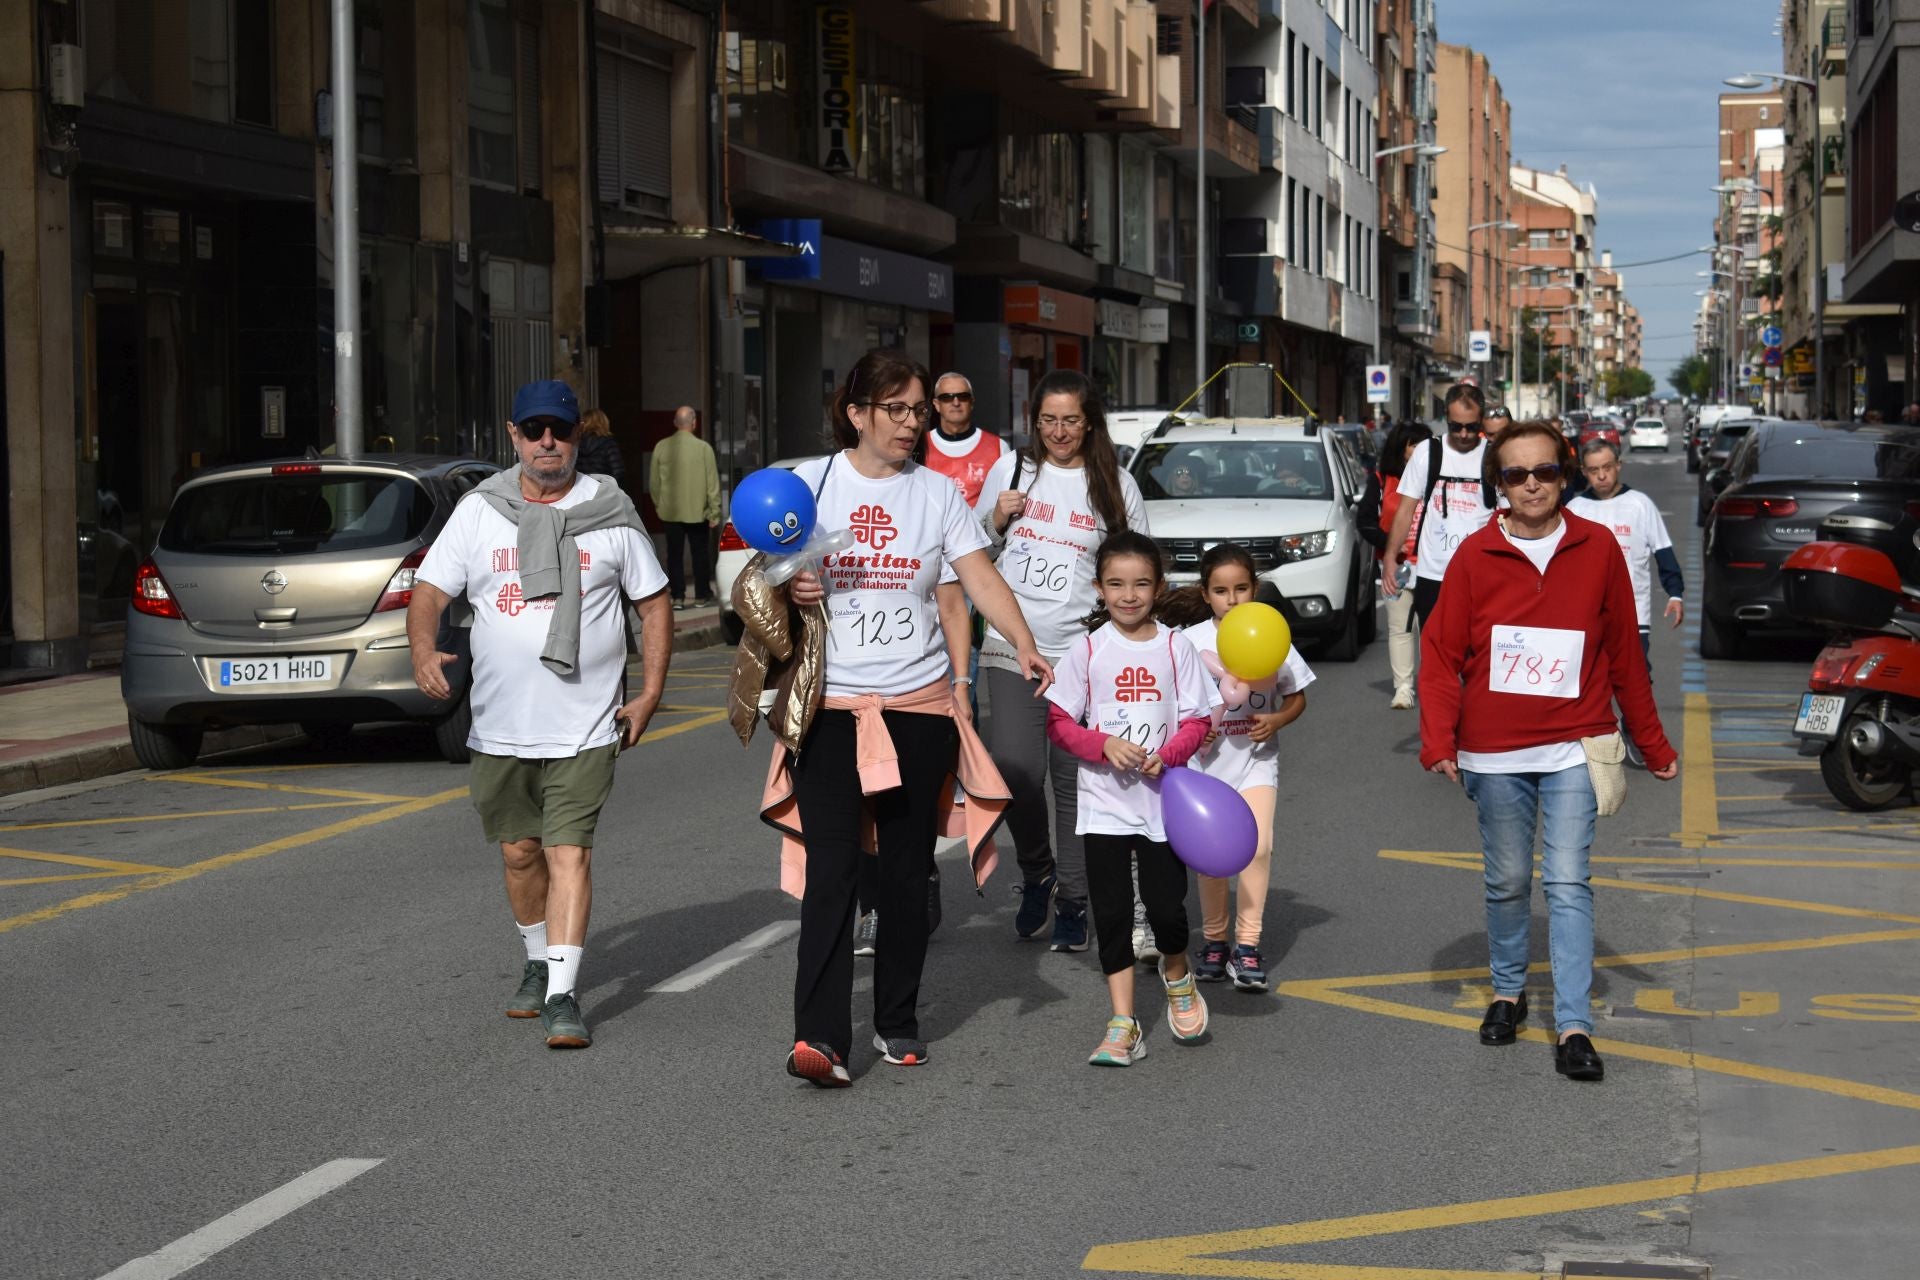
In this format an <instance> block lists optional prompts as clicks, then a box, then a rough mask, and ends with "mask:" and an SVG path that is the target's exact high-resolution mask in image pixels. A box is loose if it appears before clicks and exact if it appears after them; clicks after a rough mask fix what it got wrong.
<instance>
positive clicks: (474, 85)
mask: <svg viewBox="0 0 1920 1280" xmlns="http://www.w3.org/2000/svg"><path fill="white" fill-rule="evenodd" d="M467 165H468V173H469V176H470V177H471V178H472V180H473V181H474V182H476V183H481V184H484V185H486V186H492V187H505V188H506V189H508V190H510V191H534V190H538V189H539V186H540V37H539V28H538V27H536V26H534V25H533V24H532V23H528V22H516V21H514V18H513V14H512V12H511V11H510V9H509V7H508V2H507V0H468V7H467Z"/></svg>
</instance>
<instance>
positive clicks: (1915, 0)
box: [1827, 0, 1920, 421]
mask: <svg viewBox="0 0 1920 1280" xmlns="http://www.w3.org/2000/svg"><path fill="white" fill-rule="evenodd" d="M1846 64H1847V123H1846V129H1847V161H1846V164H1847V170H1846V171H1847V217H1846V254H1847V258H1846V262H1847V266H1846V276H1845V283H1844V290H1845V292H1844V296H1843V298H1842V299H1841V304H1842V306H1843V307H1845V308H1846V311H1843V313H1842V316H1843V323H1844V324H1845V328H1846V339H1845V355H1846V360H1845V363H1844V364H1843V365H1842V366H1841V368H1840V370H1839V371H1838V376H1839V377H1840V379H1841V383H1840V388H1841V389H1840V390H1838V391H1836V392H1835V393H1834V394H1835V395H1836V396H1841V397H1847V398H1846V399H1845V400H1844V401H1843V403H1841V404H1839V405H1836V406H1835V407H1836V408H1844V409H1847V410H1850V411H1851V412H1856V413H1864V412H1866V411H1867V410H1870V409H1871V410H1877V411H1878V412H1879V413H1880V414H1881V415H1882V416H1883V417H1885V418H1886V419H1887V420H1889V421H1893V420H1895V419H1896V418H1897V417H1898V413H1899V410H1900V409H1901V408H1902V407H1903V406H1905V405H1906V404H1909V403H1911V402H1913V401H1914V400H1915V399H1916V398H1920V396H1917V395H1916V392H1915V389H1914V374H1913V372H1912V370H1913V369H1914V368H1915V366H1916V362H1917V361H1920V237H1916V236H1915V234H1914V233H1913V232H1912V231H1911V230H1909V229H1907V228H1909V227H1911V225H1912V224H1913V214H1912V213H1909V214H1908V215H1907V216H1906V217H1904V218H1900V219H1898V220H1896V207H1898V206H1900V205H1901V204H1902V202H1903V200H1904V201H1905V203H1906V204H1907V205H1908V206H1909V208H1910V207H1911V206H1912V205H1913V204H1916V203H1920V200H1915V199H1909V198H1908V197H1912V196H1914V194H1915V193H1916V192H1920V129H1915V128H1914V127H1913V124H1912V105H1911V104H1913V103H1915V102H1920V0H1879V2H1878V3H1872V4H1867V3H1859V2H1857V0H1856V3H1854V4H1852V5H1851V6H1850V7H1849V9H1848V22H1847V49H1846ZM1903 104H1905V105H1903ZM1903 223H1904V224H1905V225H1904V226H1903V225H1902V224H1903ZM1854 307H1871V308H1874V310H1873V311H1871V312H1867V313H1864V314H1860V313H1853V312H1852V308H1854ZM1834 310H1835V308H1834V306H1833V304H1832V303H1829V305H1828V309H1827V314H1828V318H1829V319H1830V320H1831V319H1832V318H1833V317H1834ZM1828 376H1829V377H1830V378H1831V377H1834V376H1835V374H1834V371H1831V370H1830V371H1829V375H1828ZM1848 389H1850V390H1851V395H1850V396H1848V395H1847V392H1848Z"/></svg>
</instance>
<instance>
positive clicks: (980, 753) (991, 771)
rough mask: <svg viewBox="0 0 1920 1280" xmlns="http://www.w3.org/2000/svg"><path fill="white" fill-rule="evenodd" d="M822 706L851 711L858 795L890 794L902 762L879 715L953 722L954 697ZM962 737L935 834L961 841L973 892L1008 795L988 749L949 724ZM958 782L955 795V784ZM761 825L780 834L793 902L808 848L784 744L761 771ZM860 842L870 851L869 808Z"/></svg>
mask: <svg viewBox="0 0 1920 1280" xmlns="http://www.w3.org/2000/svg"><path fill="white" fill-rule="evenodd" d="M821 707H822V709H824V710H828V711H851V712H853V723H854V763H855V765H856V767H857V768H858V770H859V774H860V793H861V794H862V795H863V796H872V795H877V794H879V793H880V792H882V791H891V790H893V789H894V788H895V787H897V786H899V785H900V756H899V753H898V751H897V750H896V749H895V748H894V745H893V735H892V734H891V733H889V732H888V731H887V721H886V717H885V716H884V715H883V714H882V712H886V711H908V712H912V713H914V714H916V715H931V716H952V715H953V693H952V690H951V688H950V687H949V686H948V684H947V683H946V681H944V680H936V681H935V682H933V683H932V684H929V685H926V686H924V687H922V688H919V689H915V690H913V691H912V692H911V693H902V694H897V695H895V696H894V697H891V698H887V697H882V696H881V695H879V694H877V693H868V694H861V695H859V696H858V697H853V698H827V699H826V700H825V701H823V702H822V703H821ZM954 728H955V729H956V730H957V731H958V733H959V735H960V746H959V750H958V751H957V752H956V758H955V761H954V766H953V768H951V769H949V770H948V772H947V776H946V778H945V779H944V780H943V781H942V782H941V786H940V793H941V794H940V801H939V806H938V818H939V824H940V827H939V829H940V834H941V835H943V836H962V837H964V838H965V839H966V842H967V855H968V859H969V861H970V862H971V863H972V864H973V883H974V887H975V888H976V889H978V888H979V887H980V886H981V885H984V884H985V883H986V882H987V877H988V876H990V875H992V874H993V869H994V867H995V865H996V864H997V863H998V862H999V854H998V852H997V851H996V850H995V848H994V844H993V833H994V831H995V829H996V828H998V827H999V825H1000V823H1001V821H1002V819H1004V817H1005V816H1006V811H1007V804H1008V802H1009V801H1010V800H1011V799H1012V794H1011V793H1010V792H1009V791H1008V790H1007V784H1006V782H1005V781H1003V780H1002V779H1001V777H1000V771H999V770H998V769H996V768H994V765H993V757H992V756H991V755H989V754H988V753H987V748H986V744H985V743H983V742H981V741H980V735H979V734H978V733H976V732H975V731H974V727H973V724H972V723H971V722H970V721H967V720H955V721H954ZM955 782H958V783H959V784H960V785H959V793H958V794H957V795H956V793H955V790H954V785H953V784H954V783H955ZM760 820H761V821H762V822H764V823H766V824H767V825H768V826H770V827H772V828H773V829H774V830H776V831H778V832H779V833H780V887H781V889H783V890H785V891H786V892H787V893H789V894H791V895H792V896H793V897H796V898H798V897H802V896H804V895H805V893H806V889H807V850H806V843H805V836H804V833H803V832H802V831H801V828H800V804H799V802H798V801H797V800H796V799H795V798H794V794H793V769H792V759H791V757H790V756H789V755H788V753H787V748H786V744H785V743H782V742H775V743H774V747H773V759H772V761H771V762H769V764H768V767H767V784H766V787H765V789H764V790H763V791H762V792H761V796H760ZM861 825H862V829H863V834H862V839H861V843H862V844H863V845H864V846H865V848H866V850H867V852H868V853H876V852H878V850H877V849H876V847H875V839H874V826H873V812H872V807H871V806H870V805H869V806H867V813H866V817H865V820H864V821H863V822H862V824H861Z"/></svg>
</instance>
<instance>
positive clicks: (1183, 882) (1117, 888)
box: [1081, 834, 1187, 973]
mask: <svg viewBox="0 0 1920 1280" xmlns="http://www.w3.org/2000/svg"><path fill="white" fill-rule="evenodd" d="M1081 839H1082V841H1083V842H1084V843H1085V844H1086V848H1087V896H1088V898H1089V899H1090V900H1091V902H1092V907H1093V935H1094V938H1095V939H1096V940H1097V941H1098V942H1099V944H1100V971H1101V972H1102V973H1125V972H1126V971H1127V970H1128V969H1131V968H1132V967H1133V963H1134V961H1133V865H1134V862H1135V860H1136V859H1137V860H1138V861H1139V864H1140V901H1141V902H1143V903H1145V904H1146V908H1147V924H1148V925H1149V926H1150V927H1151V928H1152V929H1153V940H1154V943H1155V945H1157V946H1158V947H1159V948H1160V952H1161V954H1162V955H1170V956H1173V955H1182V954H1184V953H1185V952H1186V949H1187V864H1186V863H1184V862H1182V861H1180V859H1179V858H1177V857H1175V856H1174V852H1173V846H1172V845H1170V844H1168V843H1166V842H1165V841H1163V840H1149V839H1147V838H1146V837H1144V836H1103V835H1094V834H1088V835H1085V836H1082V837H1081Z"/></svg>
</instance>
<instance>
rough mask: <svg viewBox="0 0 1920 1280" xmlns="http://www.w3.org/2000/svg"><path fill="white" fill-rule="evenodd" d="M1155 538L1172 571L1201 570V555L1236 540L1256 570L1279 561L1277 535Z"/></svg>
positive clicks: (1262, 571) (1269, 567)
mask: <svg viewBox="0 0 1920 1280" xmlns="http://www.w3.org/2000/svg"><path fill="white" fill-rule="evenodd" d="M1154 541H1156V542H1158V543H1159V544H1160V550H1161V551H1163V552H1164V553H1165V554H1166V557H1167V569H1168V571H1169V572H1171V573H1198V572H1200V557H1201V556H1202V555H1203V554H1205V552H1206V549H1207V548H1208V547H1211V546H1213V545H1214V544H1215V543H1218V542H1237V543H1239V544H1240V545H1241V546H1242V547H1244V548H1246V551H1247V554H1248V555H1250V556H1252V557H1253V566H1254V570H1255V571H1256V572H1258V573H1265V572H1266V571H1267V570H1269V569H1273V568H1277V567H1279V565H1280V563H1281V560H1280V539H1278V538H1156V539H1154Z"/></svg>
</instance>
